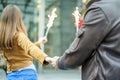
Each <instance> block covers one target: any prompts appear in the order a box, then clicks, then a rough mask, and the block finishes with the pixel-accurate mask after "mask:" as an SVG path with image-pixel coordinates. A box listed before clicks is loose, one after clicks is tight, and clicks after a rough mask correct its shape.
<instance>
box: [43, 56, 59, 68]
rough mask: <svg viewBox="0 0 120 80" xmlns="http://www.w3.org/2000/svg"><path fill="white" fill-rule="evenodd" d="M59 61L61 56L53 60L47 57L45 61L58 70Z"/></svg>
mask: <svg viewBox="0 0 120 80" xmlns="http://www.w3.org/2000/svg"><path fill="white" fill-rule="evenodd" d="M58 59H59V56H55V57H53V58H51V57H46V58H45V61H46V62H48V63H50V64H51V65H52V66H53V67H54V68H55V69H58Z"/></svg>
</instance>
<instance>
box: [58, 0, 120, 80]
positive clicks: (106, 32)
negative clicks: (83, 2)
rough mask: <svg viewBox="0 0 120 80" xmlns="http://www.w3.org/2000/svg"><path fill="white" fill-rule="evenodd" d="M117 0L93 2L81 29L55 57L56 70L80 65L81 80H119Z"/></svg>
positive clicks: (119, 39)
mask: <svg viewBox="0 0 120 80" xmlns="http://www.w3.org/2000/svg"><path fill="white" fill-rule="evenodd" d="M119 8H120V0H101V1H98V2H94V3H93V4H92V5H91V6H90V7H89V8H88V10H87V12H86V14H85V16H84V23H83V26H82V28H81V29H80V30H79V31H78V32H77V34H76V38H75V39H74V41H73V42H72V44H71V45H70V47H69V48H68V49H67V50H66V51H65V53H64V54H63V56H61V57H60V58H59V60H58V67H59V68H60V69H68V68H76V67H79V66H80V65H82V80H120V10H119Z"/></svg>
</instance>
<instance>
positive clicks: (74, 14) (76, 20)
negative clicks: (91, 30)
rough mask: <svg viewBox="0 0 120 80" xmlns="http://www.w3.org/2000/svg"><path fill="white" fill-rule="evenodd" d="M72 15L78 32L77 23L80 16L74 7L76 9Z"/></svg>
mask: <svg viewBox="0 0 120 80" xmlns="http://www.w3.org/2000/svg"><path fill="white" fill-rule="evenodd" d="M72 15H73V16H74V18H75V25H76V31H78V23H79V19H80V16H81V14H80V13H79V10H78V7H76V9H75V11H74V12H73V13H72Z"/></svg>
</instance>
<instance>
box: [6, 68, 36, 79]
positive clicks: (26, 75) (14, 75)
mask: <svg viewBox="0 0 120 80" xmlns="http://www.w3.org/2000/svg"><path fill="white" fill-rule="evenodd" d="M7 80H38V76H37V72H36V71H35V70H33V69H24V70H20V71H14V72H11V73H7Z"/></svg>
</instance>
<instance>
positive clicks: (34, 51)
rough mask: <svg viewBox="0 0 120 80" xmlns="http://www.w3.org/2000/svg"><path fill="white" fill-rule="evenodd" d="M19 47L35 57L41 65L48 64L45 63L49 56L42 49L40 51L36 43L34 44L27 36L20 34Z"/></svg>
mask: <svg viewBox="0 0 120 80" xmlns="http://www.w3.org/2000/svg"><path fill="white" fill-rule="evenodd" d="M17 41H18V45H19V46H20V47H21V48H22V49H24V50H25V51H27V52H28V54H29V55H31V56H32V57H34V58H35V59H36V60H38V61H39V62H40V63H41V64H43V65H44V64H46V62H45V61H44V60H45V58H46V57H47V56H48V55H47V54H45V53H44V52H43V51H42V50H41V49H39V48H38V47H37V46H36V45H35V44H34V43H32V42H31V41H30V40H29V39H28V37H27V36H26V35H24V34H23V33H19V34H18V38H17Z"/></svg>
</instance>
